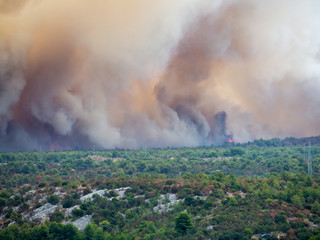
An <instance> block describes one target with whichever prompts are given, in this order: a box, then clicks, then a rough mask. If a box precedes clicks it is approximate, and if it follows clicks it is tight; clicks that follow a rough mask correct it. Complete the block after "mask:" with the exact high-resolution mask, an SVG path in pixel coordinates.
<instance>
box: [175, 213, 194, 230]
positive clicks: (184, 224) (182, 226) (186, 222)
mask: <svg viewBox="0 0 320 240" xmlns="http://www.w3.org/2000/svg"><path fill="white" fill-rule="evenodd" d="M191 227H192V223H191V217H190V216H189V214H188V213H186V212H181V213H180V214H179V216H178V217H177V218H176V226H175V229H176V231H177V232H178V233H181V234H185V233H186V232H187V230H188V229H190V228H191Z"/></svg>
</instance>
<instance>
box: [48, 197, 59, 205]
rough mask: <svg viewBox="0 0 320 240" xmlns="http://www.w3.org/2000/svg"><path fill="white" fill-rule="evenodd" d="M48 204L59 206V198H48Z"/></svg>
mask: <svg viewBox="0 0 320 240" xmlns="http://www.w3.org/2000/svg"><path fill="white" fill-rule="evenodd" d="M48 203H51V204H52V205H57V204H58V203H59V197H58V196H57V195H51V196H50V197H49V198H48Z"/></svg>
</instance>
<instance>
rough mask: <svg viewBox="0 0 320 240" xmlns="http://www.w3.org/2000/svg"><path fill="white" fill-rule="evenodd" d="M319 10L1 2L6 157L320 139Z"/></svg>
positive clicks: (183, 3)
mask: <svg viewBox="0 0 320 240" xmlns="http://www.w3.org/2000/svg"><path fill="white" fill-rule="evenodd" d="M319 12H320V2H319V1H318V0H305V1H300V0H280V1H279V0H261V1H256V0H224V1H222V0H214V1H213V0H175V1H172V0H162V1H153V0H131V1H127V0H117V1H114V0H105V1H102V0H90V1H89V0H15V1H12V0H0V151H14V150H33V149H38V148H39V146H40V145H41V146H42V149H46V150H59V149H74V148H92V147H95V148H114V147H119V148H144V147H167V146H196V145H211V144H219V143H223V142H224V141H226V140H227V138H228V136H229V137H230V136H233V138H234V140H235V141H237V142H243V141H248V140H252V139H254V138H261V137H262V138H268V137H285V136H296V137H302V136H310V135H317V134H319V133H320V121H319V119H320V108H319V107H318V106H319V104H320V95H319V94H320V51H319V50H320V29H319V28H320V25H319V23H320V15H319Z"/></svg>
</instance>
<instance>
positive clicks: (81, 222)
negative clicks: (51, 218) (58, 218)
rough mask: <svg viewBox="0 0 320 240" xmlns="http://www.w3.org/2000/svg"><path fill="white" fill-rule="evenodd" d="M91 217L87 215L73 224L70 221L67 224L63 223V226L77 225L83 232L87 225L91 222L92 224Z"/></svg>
mask: <svg viewBox="0 0 320 240" xmlns="http://www.w3.org/2000/svg"><path fill="white" fill-rule="evenodd" d="M91 219H92V217H91V215H86V216H83V217H82V218H79V219H77V220H75V221H73V222H70V221H67V222H63V224H67V223H72V224H73V225H75V226H76V227H77V228H78V229H79V230H83V229H84V228H85V227H86V226H87V224H88V223H89V222H91Z"/></svg>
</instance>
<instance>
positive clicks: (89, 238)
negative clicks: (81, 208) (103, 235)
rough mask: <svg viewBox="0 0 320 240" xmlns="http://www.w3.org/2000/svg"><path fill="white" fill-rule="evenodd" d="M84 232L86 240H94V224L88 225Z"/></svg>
mask: <svg viewBox="0 0 320 240" xmlns="http://www.w3.org/2000/svg"><path fill="white" fill-rule="evenodd" d="M83 232H84V235H85V239H86V240H94V238H95V229H94V226H93V224H92V223H88V224H87V226H86V227H85V228H84V231H83Z"/></svg>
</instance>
